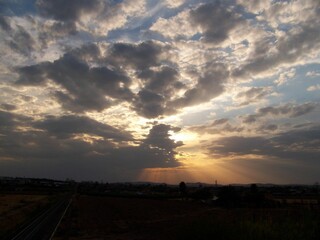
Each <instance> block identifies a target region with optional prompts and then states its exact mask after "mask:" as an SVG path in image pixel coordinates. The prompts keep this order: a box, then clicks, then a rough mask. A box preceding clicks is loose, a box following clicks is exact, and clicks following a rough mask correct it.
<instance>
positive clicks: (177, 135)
mask: <svg viewBox="0 0 320 240" xmlns="http://www.w3.org/2000/svg"><path fill="white" fill-rule="evenodd" d="M170 138H171V139H172V140H174V141H177V142H178V141H182V142H183V143H186V142H194V141H196V140H197V134H195V133H192V132H187V131H181V132H171V136H170Z"/></svg>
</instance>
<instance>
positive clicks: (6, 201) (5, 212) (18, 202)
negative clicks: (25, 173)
mask: <svg viewBox="0 0 320 240" xmlns="http://www.w3.org/2000/svg"><path fill="white" fill-rule="evenodd" d="M47 203H48V196H45V195H22V194H5V195H0V237H1V236H3V235H4V234H6V233H7V232H8V231H10V230H12V229H14V228H16V227H17V226H18V225H19V224H21V223H23V222H24V221H25V220H26V219H27V218H29V217H30V215H32V213H33V212H34V211H36V210H37V209H39V208H41V207H43V206H44V205H45V204H47Z"/></svg>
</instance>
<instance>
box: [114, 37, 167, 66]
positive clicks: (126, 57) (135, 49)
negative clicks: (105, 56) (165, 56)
mask: <svg viewBox="0 0 320 240" xmlns="http://www.w3.org/2000/svg"><path fill="white" fill-rule="evenodd" d="M162 51H163V49H162V47H161V46H160V45H159V44H157V43H155V42H153V41H147V42H142V43H140V44H129V43H115V44H113V45H112V46H111V48H110V60H111V61H115V62H116V63H117V64H122V65H126V66H132V67H134V68H137V69H139V70H143V69H146V68H149V67H151V66H158V65H159V64H160V54H161V52H162Z"/></svg>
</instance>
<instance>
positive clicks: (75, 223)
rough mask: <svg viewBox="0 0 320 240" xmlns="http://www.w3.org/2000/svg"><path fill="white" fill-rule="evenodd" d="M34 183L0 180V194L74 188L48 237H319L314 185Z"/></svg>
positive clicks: (42, 195) (38, 193)
mask: <svg viewBox="0 0 320 240" xmlns="http://www.w3.org/2000/svg"><path fill="white" fill-rule="evenodd" d="M33 184H34V185H33V186H31V185H32V184H30V182H29V183H23V181H20V183H19V184H17V183H15V184H13V183H12V182H11V185H10V184H9V181H8V182H7V183H3V182H2V183H1V185H0V190H1V194H2V195H1V196H2V198H3V199H4V198H5V197H8V196H11V197H12V196H18V195H19V196H21V194H22V195H24V196H26V195H29V196H31V197H30V198H29V199H32V200H33V203H34V202H38V203H39V204H40V203H42V204H44V203H46V202H45V201H48V200H47V199H50V197H48V196H51V198H52V197H54V196H57V195H59V194H63V193H68V192H69V193H73V194H74V197H73V200H72V204H71V205H70V207H69V209H68V211H67V213H66V215H65V217H64V218H63V220H62V222H61V224H60V226H59V228H58V231H57V232H56V234H55V237H54V239H61V240H62V239H122V240H129V239H140V240H142V239H155V240H157V239H159V240H160V239H167V240H170V239H178V240H179V239H181V240H182V239H184V240H185V239H193V240H197V239H223V240H225V239H226V240H228V239H249V240H250V239H255V240H259V239H268V240H272V239H281V240H286V239H297V240H299V239H303V240H308V239H320V230H319V229H320V204H319V203H320V195H319V188H318V185H316V184H315V185H312V186H304V185H295V186H293V185H290V186H289V185H288V186H278V185H261V184H251V185H233V186H219V185H205V184H184V183H180V185H166V184H150V183H118V184H116V183H112V184H110V183H109V184H108V183H98V182H82V183H75V182H72V181H63V182H56V183H55V182H54V181H53V182H48V181H45V180H44V181H42V182H41V183H40V182H38V183H37V184H36V183H33ZM9 185H10V187H9ZM39 196H40V197H39ZM17 199H18V200H17V201H18V202H19V201H21V197H20V198H17ZM26 199H27V198H26ZM27 201H31V200H27ZM20 205H21V204H20ZM31 205H32V204H31ZM40 205H41V204H40ZM6 214H9V212H8V211H7V212H6ZM30 214H31V213H30ZM9 215H10V214H9ZM2 220H3V219H2ZM20 221H21V220H20ZM2 232H4V230H3V229H2Z"/></svg>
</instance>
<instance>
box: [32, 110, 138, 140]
mask: <svg viewBox="0 0 320 240" xmlns="http://www.w3.org/2000/svg"><path fill="white" fill-rule="evenodd" d="M33 126H34V127H35V128H38V129H43V130H46V131H48V132H49V133H50V134H53V135H55V136H58V137H62V138H69V137H70V136H71V135H73V134H79V133H87V134H92V135H97V136H101V137H103V138H105V139H113V140H116V141H129V140H132V136H131V134H130V133H128V132H125V131H120V130H118V129H116V128H114V127H112V126H109V125H107V124H102V123H100V122H97V121H95V120H93V119H90V118H88V117H83V116H73V115H66V116H61V117H52V116H51V117H50V116H49V117H47V118H46V119H45V120H43V121H39V122H36V123H35V124H34V125H33Z"/></svg>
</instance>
